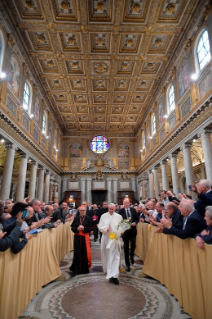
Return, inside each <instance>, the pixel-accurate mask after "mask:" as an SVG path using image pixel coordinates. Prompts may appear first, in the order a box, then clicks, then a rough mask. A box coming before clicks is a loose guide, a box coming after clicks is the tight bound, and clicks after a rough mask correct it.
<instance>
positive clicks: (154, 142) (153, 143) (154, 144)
mask: <svg viewBox="0 0 212 319" xmlns="http://www.w3.org/2000/svg"><path fill="white" fill-rule="evenodd" d="M156 146H157V141H156V138H154V139H153V140H152V148H153V150H154V149H155V148H156Z"/></svg>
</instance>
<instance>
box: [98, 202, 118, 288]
mask: <svg viewBox="0 0 212 319" xmlns="http://www.w3.org/2000/svg"><path fill="white" fill-rule="evenodd" d="M108 209H109V212H108V213H105V214H103V215H102V216H101V219H100V222H99V225H98V228H99V230H100V232H102V240H101V259H102V266H103V272H104V273H106V274H107V276H106V279H110V281H113V283H114V284H115V285H118V284H119V281H118V275H119V263H120V248H119V241H118V240H117V241H116V240H113V243H112V245H110V242H111V240H110V238H109V236H110V234H111V233H114V234H115V233H116V231H117V226H118V225H119V223H120V222H121V221H122V216H121V215H119V214H117V213H115V212H114V211H115V205H114V204H110V205H109V207H108Z"/></svg>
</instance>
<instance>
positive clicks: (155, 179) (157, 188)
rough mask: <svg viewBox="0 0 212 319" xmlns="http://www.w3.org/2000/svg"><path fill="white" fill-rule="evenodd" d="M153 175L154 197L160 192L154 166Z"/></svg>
mask: <svg viewBox="0 0 212 319" xmlns="http://www.w3.org/2000/svg"><path fill="white" fill-rule="evenodd" d="M153 175H154V185H155V197H156V198H158V195H159V193H160V184H159V178H158V167H154V170H153Z"/></svg>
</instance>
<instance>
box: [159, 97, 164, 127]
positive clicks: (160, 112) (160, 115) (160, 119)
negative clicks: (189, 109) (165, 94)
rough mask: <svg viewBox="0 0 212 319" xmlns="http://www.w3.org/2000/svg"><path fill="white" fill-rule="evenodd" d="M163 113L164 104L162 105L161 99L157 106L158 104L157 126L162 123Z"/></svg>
mask: <svg viewBox="0 0 212 319" xmlns="http://www.w3.org/2000/svg"><path fill="white" fill-rule="evenodd" d="M164 115H165V105H164V103H163V101H161V102H160V104H159V106H158V120H159V126H161V125H162V124H163V123H164Z"/></svg>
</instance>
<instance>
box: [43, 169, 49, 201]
mask: <svg viewBox="0 0 212 319" xmlns="http://www.w3.org/2000/svg"><path fill="white" fill-rule="evenodd" d="M49 186H50V174H49V172H48V171H46V175H45V183H44V202H45V203H46V204H48V203H49Z"/></svg>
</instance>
